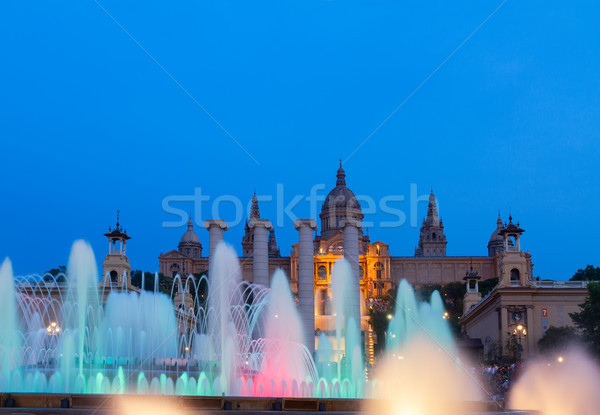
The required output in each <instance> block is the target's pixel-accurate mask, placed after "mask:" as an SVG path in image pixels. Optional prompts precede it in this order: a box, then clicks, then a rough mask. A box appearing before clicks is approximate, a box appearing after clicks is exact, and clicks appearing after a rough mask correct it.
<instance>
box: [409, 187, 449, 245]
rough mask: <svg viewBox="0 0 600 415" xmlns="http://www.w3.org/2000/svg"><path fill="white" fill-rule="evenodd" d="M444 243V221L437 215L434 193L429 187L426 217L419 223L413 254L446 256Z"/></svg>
mask: <svg viewBox="0 0 600 415" xmlns="http://www.w3.org/2000/svg"><path fill="white" fill-rule="evenodd" d="M446 244H447V242H446V235H445V234H444V223H443V222H442V220H441V219H440V218H439V216H438V211H437V205H436V203H435V195H434V194H433V189H431V193H430V194H429V204H428V206H427V217H426V218H425V219H424V220H423V224H422V225H421V233H420V234H419V245H418V246H417V247H416V248H415V256H422V257H434V256H446Z"/></svg>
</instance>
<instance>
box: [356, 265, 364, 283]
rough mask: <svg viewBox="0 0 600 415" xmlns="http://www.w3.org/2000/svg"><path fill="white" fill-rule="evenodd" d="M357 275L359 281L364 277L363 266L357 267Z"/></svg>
mask: <svg viewBox="0 0 600 415" xmlns="http://www.w3.org/2000/svg"><path fill="white" fill-rule="evenodd" d="M358 275H359V276H360V280H361V281H362V280H364V279H365V269H364V268H363V267H358Z"/></svg>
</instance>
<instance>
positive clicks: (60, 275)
mask: <svg viewBox="0 0 600 415" xmlns="http://www.w3.org/2000/svg"><path fill="white" fill-rule="evenodd" d="M65 275H67V267H66V265H59V266H58V267H56V268H51V269H49V270H48V271H46V272H44V281H46V282H51V281H53V280H55V281H56V282H65V281H66V278H65ZM52 277H54V278H52Z"/></svg>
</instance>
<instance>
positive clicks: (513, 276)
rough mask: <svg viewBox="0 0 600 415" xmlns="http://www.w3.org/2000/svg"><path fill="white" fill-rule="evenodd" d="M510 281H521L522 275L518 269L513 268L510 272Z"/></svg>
mask: <svg viewBox="0 0 600 415" xmlns="http://www.w3.org/2000/svg"><path fill="white" fill-rule="evenodd" d="M510 280H511V282H512V281H521V273H520V272H519V270H518V269H516V268H513V269H511V270H510Z"/></svg>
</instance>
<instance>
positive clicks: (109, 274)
mask: <svg viewBox="0 0 600 415" xmlns="http://www.w3.org/2000/svg"><path fill="white" fill-rule="evenodd" d="M119 213H120V212H119V210H117V224H116V225H115V228H114V229H112V228H111V227H109V228H108V232H107V233H105V234H104V236H106V237H107V238H108V254H107V255H106V256H105V257H104V262H102V285H104V286H107V287H108V286H112V287H114V288H121V287H123V281H124V280H125V282H126V284H125V285H126V287H127V289H130V288H131V265H129V258H127V249H126V248H127V241H128V240H129V239H131V237H130V236H129V235H127V230H125V229H123V227H122V226H121V225H120V224H119Z"/></svg>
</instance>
